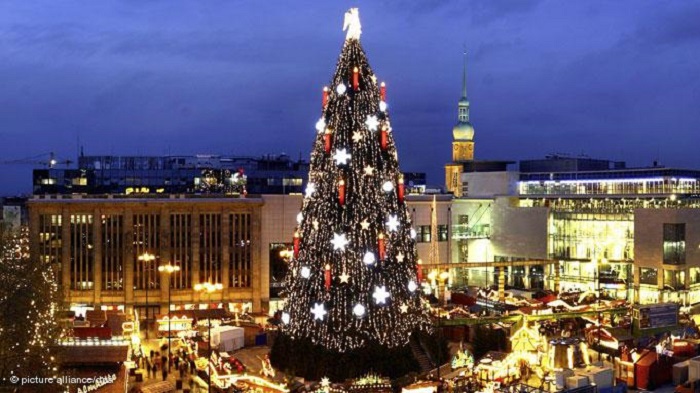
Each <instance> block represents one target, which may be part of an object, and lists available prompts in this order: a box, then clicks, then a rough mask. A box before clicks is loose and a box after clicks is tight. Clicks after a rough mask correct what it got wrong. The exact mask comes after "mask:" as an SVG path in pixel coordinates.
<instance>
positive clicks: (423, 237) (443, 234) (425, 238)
mask: <svg viewBox="0 0 700 393" xmlns="http://www.w3.org/2000/svg"><path fill="white" fill-rule="evenodd" d="M448 236H449V234H448V231H447V225H438V226H437V241H439V242H446V241H447V239H448ZM431 240H432V231H431V228H430V225H421V226H419V227H418V231H417V236H416V241H417V242H418V243H430V241H431Z"/></svg>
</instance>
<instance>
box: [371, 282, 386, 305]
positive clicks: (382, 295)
mask: <svg viewBox="0 0 700 393" xmlns="http://www.w3.org/2000/svg"><path fill="white" fill-rule="evenodd" d="M372 297H373V298H374V302H375V303H377V304H386V299H388V298H389V292H387V290H386V287H385V286H383V285H382V286H381V287H374V293H373V294H372Z"/></svg>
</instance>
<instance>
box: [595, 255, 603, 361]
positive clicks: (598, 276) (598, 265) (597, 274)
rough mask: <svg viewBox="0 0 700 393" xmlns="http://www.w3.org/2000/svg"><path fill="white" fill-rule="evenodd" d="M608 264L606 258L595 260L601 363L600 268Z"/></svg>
mask: <svg viewBox="0 0 700 393" xmlns="http://www.w3.org/2000/svg"><path fill="white" fill-rule="evenodd" d="M604 262H606V260H605V258H603V259H598V258H594V259H593V263H595V278H596V286H597V290H598V294H597V295H598V296H597V298H598V302H597V303H598V307H597V309H598V361H599V362H600V357H601V356H600V334H601V331H600V330H601V329H602V328H603V320H602V319H601V314H600V298H601V296H602V293H601V292H600V268H601V266H602V264H603V263H604Z"/></svg>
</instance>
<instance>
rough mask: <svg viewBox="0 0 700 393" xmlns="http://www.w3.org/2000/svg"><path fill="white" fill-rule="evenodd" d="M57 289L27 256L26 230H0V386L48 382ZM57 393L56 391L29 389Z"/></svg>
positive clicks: (40, 266)
mask: <svg viewBox="0 0 700 393" xmlns="http://www.w3.org/2000/svg"><path fill="white" fill-rule="evenodd" d="M57 295H58V286H57V284H56V280H55V279H54V276H53V272H52V270H51V269H50V267H48V266H46V265H45V264H44V263H42V262H41V261H38V260H37V261H34V260H33V259H32V258H30V257H29V230H28V229H27V228H21V229H20V230H18V231H16V232H11V231H5V230H3V229H2V228H0V315H2V317H1V318H0V386H2V385H3V384H8V385H10V386H12V387H13V388H16V387H17V385H16V384H15V383H13V377H18V378H22V377H52V376H55V375H56V368H55V367H56V365H55V362H54V358H53V357H52V356H51V352H50V348H51V346H53V345H55V343H56V339H57V338H58V336H59V334H60V327H59V326H58V323H57V322H56V318H55V312H56V308H57V302H56V299H57ZM32 391H36V392H40V391H56V386H55V385H51V384H47V385H46V386H43V385H41V386H32Z"/></svg>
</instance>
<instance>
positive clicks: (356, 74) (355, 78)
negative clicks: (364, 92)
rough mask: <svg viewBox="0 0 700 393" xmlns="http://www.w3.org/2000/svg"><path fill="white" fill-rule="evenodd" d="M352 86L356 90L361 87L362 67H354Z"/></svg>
mask: <svg viewBox="0 0 700 393" xmlns="http://www.w3.org/2000/svg"><path fill="white" fill-rule="evenodd" d="M352 88H353V90H355V91H357V90H359V89H360V69H359V68H357V67H355V68H353V69H352Z"/></svg>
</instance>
